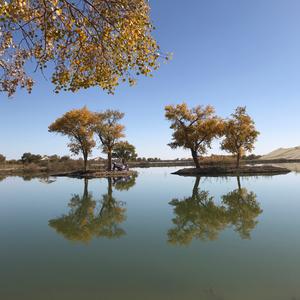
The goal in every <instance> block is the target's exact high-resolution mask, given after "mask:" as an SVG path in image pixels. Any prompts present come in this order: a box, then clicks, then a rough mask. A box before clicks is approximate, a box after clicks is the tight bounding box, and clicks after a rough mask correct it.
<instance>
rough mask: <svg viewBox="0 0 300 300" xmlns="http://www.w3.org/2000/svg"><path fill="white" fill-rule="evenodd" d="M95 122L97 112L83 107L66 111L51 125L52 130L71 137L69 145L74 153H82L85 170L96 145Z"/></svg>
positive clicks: (50, 129)
mask: <svg viewBox="0 0 300 300" xmlns="http://www.w3.org/2000/svg"><path fill="white" fill-rule="evenodd" d="M95 122H96V117H95V114H94V113H92V112H90V111H89V110H88V109H87V108H86V107H83V108H82V109H73V110H71V111H69V112H67V113H65V114H64V115H63V116H62V117H60V118H58V119H57V120H56V121H54V122H53V123H52V124H51V125H50V126H49V131H50V132H57V133H60V134H62V135H65V136H67V137H69V139H70V143H69V144H68V146H69V148H70V151H71V152H72V153H74V154H79V153H82V155H83V159H84V169H85V171H86V169H87V158H88V155H89V154H90V153H91V151H92V149H93V147H95V145H96V143H95V141H94V138H93V136H94V131H93V130H94V125H95Z"/></svg>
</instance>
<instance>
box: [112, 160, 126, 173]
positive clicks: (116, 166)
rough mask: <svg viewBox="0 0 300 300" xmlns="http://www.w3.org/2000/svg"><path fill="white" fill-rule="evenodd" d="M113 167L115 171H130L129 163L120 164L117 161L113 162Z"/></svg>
mask: <svg viewBox="0 0 300 300" xmlns="http://www.w3.org/2000/svg"><path fill="white" fill-rule="evenodd" d="M112 169H113V171H115V170H117V171H129V168H128V165H126V164H118V163H116V162H113V163H112Z"/></svg>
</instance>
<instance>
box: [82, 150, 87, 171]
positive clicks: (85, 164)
mask: <svg viewBox="0 0 300 300" xmlns="http://www.w3.org/2000/svg"><path fill="white" fill-rule="evenodd" d="M83 168H84V172H86V171H87V154H85V153H83Z"/></svg>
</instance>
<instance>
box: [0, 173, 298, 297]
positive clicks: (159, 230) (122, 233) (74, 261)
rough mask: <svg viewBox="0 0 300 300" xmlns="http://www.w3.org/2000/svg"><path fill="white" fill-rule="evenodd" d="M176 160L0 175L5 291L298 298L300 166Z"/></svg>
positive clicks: (0, 268) (0, 282)
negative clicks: (184, 164)
mask: <svg viewBox="0 0 300 300" xmlns="http://www.w3.org/2000/svg"><path fill="white" fill-rule="evenodd" d="M174 170H176V168H152V169H151V168H150V169H141V170H138V171H139V176H138V177H136V178H127V179H123V180H122V181H121V182H120V181H115V180H111V181H109V180H107V179H94V180H89V181H88V182H85V181H84V180H78V179H68V178H58V179H57V180H56V181H54V182H51V181H50V182H47V181H45V180H39V179H33V180H30V181H26V180H23V179H22V178H18V177H8V178H5V179H3V180H2V181H0V195H1V196H0V240H1V243H0V299H1V300H2V299H3V300H12V299H13V300H15V299H16V300H19V299H22V300H27V299H28V300H44V299H45V300H48V299H49V300H50V299H51V300H52V299H53V300H60V299H62V300H68V299H70V300H71V299H72V300H77V299H92V300H94V299H104V300H115V299H124V300H127V299H128V300H135V299H136V300H148V299H149V300H150V299H151V300H152V299H158V300H160V299H161V300H167V299H172V300H177V299H186V300H194V299H197V300H201V299H203V300H221V299H222V300H253V299H255V300H260V299H261V300H277V299H278V300H285V299H286V300H298V299H300V217H299V216H300V184H299V183H300V177H299V176H297V174H296V173H290V174H288V175H283V176H275V177H257V178H255V177H249V178H245V177H243V178H240V179H239V180H238V179H237V178H235V177H232V178H223V179H222V178H187V177H179V176H175V175H171V174H170V173H171V172H172V171H174Z"/></svg>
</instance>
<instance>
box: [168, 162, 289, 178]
mask: <svg viewBox="0 0 300 300" xmlns="http://www.w3.org/2000/svg"><path fill="white" fill-rule="evenodd" d="M290 172H291V170H289V169H287V168H282V167H276V166H272V165H262V166H241V167H240V168H238V169H237V168H236V167H233V166H203V167H201V168H199V169H197V168H184V169H180V170H178V171H176V172H174V173H172V174H174V175H179V176H206V177H221V176H227V177H228V176H274V175H284V174H288V173H290Z"/></svg>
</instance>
